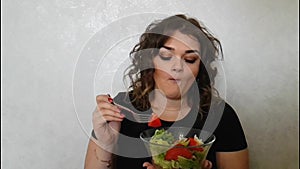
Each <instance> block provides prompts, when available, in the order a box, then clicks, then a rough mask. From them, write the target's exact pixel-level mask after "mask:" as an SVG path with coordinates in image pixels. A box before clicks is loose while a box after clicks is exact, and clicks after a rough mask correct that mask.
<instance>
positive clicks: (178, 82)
mask: <svg viewBox="0 0 300 169" xmlns="http://www.w3.org/2000/svg"><path fill="white" fill-rule="evenodd" d="M169 80H170V81H171V82H173V83H177V84H180V82H181V79H177V78H169Z"/></svg>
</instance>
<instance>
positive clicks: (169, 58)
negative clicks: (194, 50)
mask: <svg viewBox="0 0 300 169" xmlns="http://www.w3.org/2000/svg"><path fill="white" fill-rule="evenodd" d="M158 56H159V57H160V59H161V60H164V61H168V60H171V58H172V56H170V57H165V56H162V55H161V54H159V55H158ZM196 60H197V59H191V60H190V59H184V61H185V62H186V63H190V64H193V63H195V62H196Z"/></svg>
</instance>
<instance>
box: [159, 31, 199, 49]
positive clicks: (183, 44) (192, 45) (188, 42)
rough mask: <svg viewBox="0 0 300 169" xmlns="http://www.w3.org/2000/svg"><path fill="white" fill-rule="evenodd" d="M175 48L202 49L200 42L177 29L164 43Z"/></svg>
mask: <svg viewBox="0 0 300 169" xmlns="http://www.w3.org/2000/svg"><path fill="white" fill-rule="evenodd" d="M164 45H165V46H168V47H172V48H174V49H175V50H198V51H200V43H199V42H198V40H197V39H196V38H194V37H193V36H191V35H186V34H183V33H181V32H179V31H175V32H174V33H173V34H172V35H171V36H170V38H169V39H168V40H167V41H166V43H165V44H164Z"/></svg>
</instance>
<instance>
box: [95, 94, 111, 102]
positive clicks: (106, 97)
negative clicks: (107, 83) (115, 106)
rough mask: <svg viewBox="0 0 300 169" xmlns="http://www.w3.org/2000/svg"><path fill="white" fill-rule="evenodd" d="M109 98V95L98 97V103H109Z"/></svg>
mask: <svg viewBox="0 0 300 169" xmlns="http://www.w3.org/2000/svg"><path fill="white" fill-rule="evenodd" d="M108 98H109V96H107V95H98V96H96V102H97V103H99V102H108ZM108 103H109V102H108Z"/></svg>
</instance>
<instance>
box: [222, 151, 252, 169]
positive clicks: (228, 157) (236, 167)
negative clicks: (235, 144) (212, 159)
mask: <svg viewBox="0 0 300 169" xmlns="http://www.w3.org/2000/svg"><path fill="white" fill-rule="evenodd" d="M216 154H217V166H218V169H249V153H248V149H244V150H240V151H234V152H217V153H216Z"/></svg>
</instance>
